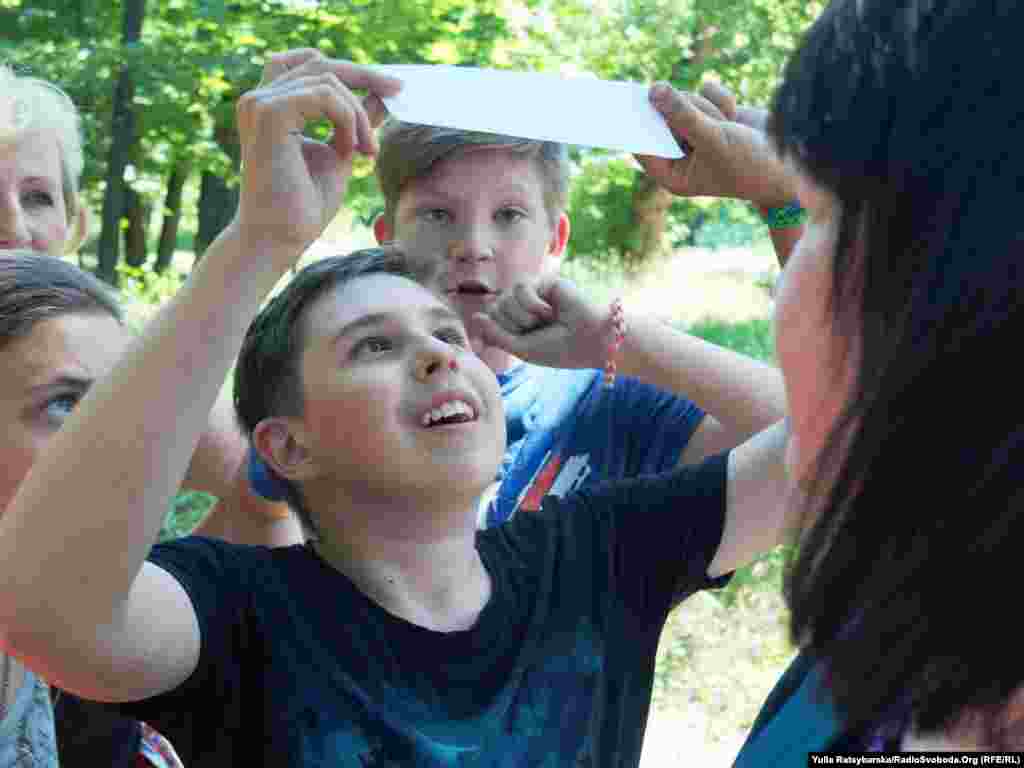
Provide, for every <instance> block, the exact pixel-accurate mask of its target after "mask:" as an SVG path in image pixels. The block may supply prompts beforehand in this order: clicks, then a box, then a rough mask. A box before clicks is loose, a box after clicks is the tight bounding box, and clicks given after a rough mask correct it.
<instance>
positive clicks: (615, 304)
mask: <svg viewBox="0 0 1024 768" xmlns="http://www.w3.org/2000/svg"><path fill="white" fill-rule="evenodd" d="M609 322H610V324H611V327H612V340H611V341H610V342H609V343H608V359H607V360H606V361H605V364H604V385H605V386H606V387H611V386H613V385H614V384H615V373H616V371H617V370H618V366H617V365H616V364H615V357H616V355H618V353H619V347H621V346H622V342H623V341H624V340H625V338H626V314H625V311H624V310H623V308H622V299H615V300H614V301H612V305H611V316H610V318H609Z"/></svg>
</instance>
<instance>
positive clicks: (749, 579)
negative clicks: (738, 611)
mask: <svg viewBox="0 0 1024 768" xmlns="http://www.w3.org/2000/svg"><path fill="white" fill-rule="evenodd" d="M792 555H793V549H792V547H788V546H779V547H776V548H775V549H773V550H771V551H770V552H766V553H765V554H763V555H761V557H759V558H757V559H756V560H754V562H752V563H750V564H749V565H746V566H744V567H743V568H740V569H738V570H737V571H735V572H734V573H733V575H732V578H731V579H730V580H729V583H728V584H727V585H726V586H725V587H723V588H722V589H719V590H717V591H715V592H713V593H712V594H713V595H714V596H715V597H716V598H718V600H720V601H721V602H722V603H723V604H724V605H725V606H726V607H729V608H731V607H734V606H735V605H736V602H737V601H738V600H739V596H740V594H741V593H742V592H743V590H746V589H759V590H763V589H769V590H774V591H776V592H781V591H782V584H783V580H784V578H785V574H786V569H787V567H788V565H789V563H790V561H791V560H792Z"/></svg>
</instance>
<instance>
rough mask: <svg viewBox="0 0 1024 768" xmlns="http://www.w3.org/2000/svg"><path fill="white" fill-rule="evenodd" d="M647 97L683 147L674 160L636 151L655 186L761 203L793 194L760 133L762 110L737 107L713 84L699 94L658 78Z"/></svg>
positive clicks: (779, 202) (777, 201) (778, 202)
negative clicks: (673, 85) (680, 89)
mask: <svg viewBox="0 0 1024 768" xmlns="http://www.w3.org/2000/svg"><path fill="white" fill-rule="evenodd" d="M650 97H651V103H652V104H653V105H654V106H655V108H656V109H657V110H658V111H659V112H661V114H662V115H663V116H664V118H665V120H666V122H667V123H668V126H669V128H670V129H671V130H672V133H673V135H674V136H675V138H676V141H677V142H678V143H679V145H680V146H681V147H682V148H683V150H684V151H685V152H686V156H685V157H682V158H678V159H668V158H663V157H649V156H646V155H638V156H637V160H638V161H639V162H640V164H641V165H642V166H643V167H644V170H645V171H647V173H648V174H649V175H650V176H651V177H653V178H654V180H655V181H657V182H658V183H659V184H660V185H661V186H663V187H665V188H666V189H668V190H669V191H671V192H673V193H675V194H677V195H681V196H686V197H693V196H701V195H706V196H711V197H732V198H738V199H741V200H748V201H750V202H753V203H755V204H757V205H761V206H766V207H776V206H779V205H783V204H785V203H788V202H790V201H792V200H793V199H794V198H795V196H796V192H795V178H794V177H793V175H792V174H791V173H790V172H789V170H788V169H787V168H786V167H785V166H784V165H783V163H782V162H781V161H780V159H779V157H778V155H777V154H776V152H775V150H774V148H773V147H772V146H771V143H770V142H769V141H768V137H767V136H766V135H765V124H766V120H767V112H765V111H764V110H760V109H754V108H751V107H742V106H740V107H738V106H737V105H736V99H735V97H734V96H733V94H732V93H731V92H730V91H729V90H728V89H726V88H724V87H723V86H721V85H719V84H717V83H708V84H706V85H705V86H704V87H703V88H702V89H701V93H700V94H695V93H685V92H681V91H677V90H675V89H674V88H672V87H671V86H670V85H668V84H666V83H658V84H656V85H654V86H652V87H651V91H650Z"/></svg>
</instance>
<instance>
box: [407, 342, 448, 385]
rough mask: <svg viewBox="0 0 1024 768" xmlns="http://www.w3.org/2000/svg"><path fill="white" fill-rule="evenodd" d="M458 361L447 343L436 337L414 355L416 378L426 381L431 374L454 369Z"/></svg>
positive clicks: (434, 374)
mask: <svg viewBox="0 0 1024 768" xmlns="http://www.w3.org/2000/svg"><path fill="white" fill-rule="evenodd" d="M457 368H458V363H457V362H456V361H455V355H454V354H453V352H452V350H451V349H450V348H449V347H448V345H446V344H444V343H443V342H441V341H438V340H436V339H434V340H432V342H430V343H428V344H427V345H426V346H424V348H423V349H422V350H421V351H420V354H419V355H417V356H416V370H415V373H416V378H417V380H419V381H426V380H427V379H428V378H430V377H431V376H436V375H437V374H438V373H443V372H445V371H449V372H451V371H455V370H456V369H457Z"/></svg>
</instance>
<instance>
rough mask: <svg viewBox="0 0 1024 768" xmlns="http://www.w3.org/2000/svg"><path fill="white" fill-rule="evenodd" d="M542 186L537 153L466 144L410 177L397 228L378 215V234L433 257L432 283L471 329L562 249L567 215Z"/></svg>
mask: <svg viewBox="0 0 1024 768" xmlns="http://www.w3.org/2000/svg"><path fill="white" fill-rule="evenodd" d="M544 192H545V186H544V179H543V177H542V173H541V170H540V168H539V167H538V165H537V160H535V159H534V158H533V157H531V156H529V155H525V154H522V153H516V152H514V151H511V150H509V149H502V148H471V149H467V150H466V151H463V152H461V153H459V154H456V155H453V156H450V157H447V158H445V159H443V160H441V161H439V162H437V163H436V164H435V165H434V166H433V167H432V168H431V170H430V172H429V173H428V174H426V175H424V176H421V177H419V178H415V179H412V180H410V181H409V182H407V183H406V184H405V185H404V186H403V187H402V190H401V194H400V196H399V199H398V203H397V205H396V207H395V216H394V225H393V229H392V227H391V226H390V225H389V224H388V223H387V222H386V221H385V220H384V219H383V218H381V219H378V221H377V224H376V226H375V231H376V234H377V239H378V240H380V241H381V242H384V241H388V240H395V241H397V242H398V243H399V244H401V246H402V247H403V249H404V250H405V251H406V252H407V253H408V254H409V255H410V256H411V257H412V258H413V259H415V260H417V261H420V262H423V261H427V262H430V263H433V264H434V266H435V267H436V271H435V273H434V277H433V281H432V284H431V287H432V288H433V289H434V290H435V291H437V292H438V293H440V294H441V295H443V296H444V297H445V298H446V299H447V300H448V301H449V302H450V303H451V304H452V306H453V307H455V308H456V310H457V311H458V312H459V314H460V315H461V317H462V319H463V322H464V323H466V325H467V327H469V328H472V316H473V314H474V313H476V312H480V311H484V310H486V309H487V308H488V307H489V306H490V305H491V304H492V303H494V302H495V301H496V300H497V298H498V297H499V296H500V295H501V294H502V293H503V292H504V291H507V290H509V289H510V288H512V286H514V285H515V284H516V283H517V282H520V281H523V280H529V279H532V278H535V277H537V276H538V275H540V274H541V273H542V272H543V271H544V270H545V269H547V268H549V266H550V262H551V260H552V259H554V258H557V257H558V256H560V255H561V254H562V252H563V251H564V249H565V244H566V242H567V241H568V238H569V219H568V217H567V216H566V215H565V214H564V213H559V214H558V216H557V218H556V219H554V220H552V215H551V214H550V213H549V212H548V210H547V207H546V206H545V195H544ZM474 348H475V349H476V351H477V354H479V355H480V356H481V357H482V358H483V359H484V361H485V362H486V363H487V364H488V365H489V366H490V367H491V368H492V369H493V370H495V371H499V372H500V371H502V370H504V369H505V368H507V367H508V363H509V360H508V355H507V354H505V353H504V352H501V351H500V350H496V349H481V348H480V347H479V345H477V344H475V343H474Z"/></svg>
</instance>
